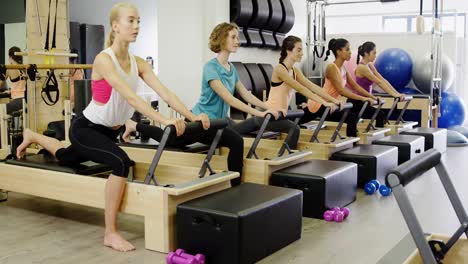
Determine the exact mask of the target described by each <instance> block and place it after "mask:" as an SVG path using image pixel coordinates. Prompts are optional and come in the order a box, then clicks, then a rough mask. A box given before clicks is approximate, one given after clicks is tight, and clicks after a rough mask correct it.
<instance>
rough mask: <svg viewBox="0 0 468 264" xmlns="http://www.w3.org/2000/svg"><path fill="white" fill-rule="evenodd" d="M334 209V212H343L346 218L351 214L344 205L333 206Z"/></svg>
mask: <svg viewBox="0 0 468 264" xmlns="http://www.w3.org/2000/svg"><path fill="white" fill-rule="evenodd" d="M332 210H333V211H334V212H343V214H344V219H346V218H347V217H348V216H349V213H350V212H351V211H350V210H349V208H348V207H343V208H339V207H333V208H332Z"/></svg>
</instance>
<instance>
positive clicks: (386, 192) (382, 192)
mask: <svg viewBox="0 0 468 264" xmlns="http://www.w3.org/2000/svg"><path fill="white" fill-rule="evenodd" d="M379 192H380V195H382V196H389V195H390V194H392V189H390V188H388V187H387V186H385V185H382V186H380V188H379Z"/></svg>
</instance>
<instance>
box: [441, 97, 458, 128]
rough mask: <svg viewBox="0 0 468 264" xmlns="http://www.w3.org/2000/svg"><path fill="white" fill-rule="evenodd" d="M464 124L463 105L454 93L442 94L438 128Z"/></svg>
mask: <svg viewBox="0 0 468 264" xmlns="http://www.w3.org/2000/svg"><path fill="white" fill-rule="evenodd" d="M464 122H465V103H464V102H463V101H462V99H461V98H460V97H459V96H458V95H456V94H455V93H447V92H442V101H441V102H440V117H439V125H438V126H439V127H441V128H448V127H453V126H460V125H463V123H464Z"/></svg>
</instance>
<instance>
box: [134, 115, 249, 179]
mask: <svg viewBox="0 0 468 264" xmlns="http://www.w3.org/2000/svg"><path fill="white" fill-rule="evenodd" d="M137 131H138V132H140V133H142V134H145V135H148V136H150V137H151V138H152V139H154V140H156V141H160V140H161V138H162V135H163V133H164V131H163V130H162V129H161V128H159V127H155V126H150V125H145V124H142V123H138V124H137ZM217 131H218V130H217V129H211V128H210V129H208V130H203V131H202V132H201V133H197V134H186V133H185V134H183V135H181V136H180V137H172V138H169V140H168V143H167V146H168V147H183V146H187V145H190V144H193V143H196V142H201V143H204V144H207V145H210V144H211V143H212V142H213V139H214V137H215V136H216V132H217ZM218 145H219V146H223V147H227V148H229V154H228V170H229V171H235V172H239V174H241V175H242V168H243V166H244V139H243V138H242V136H241V135H240V134H239V133H237V132H236V131H234V130H232V129H231V128H228V127H226V128H224V130H223V134H222V135H221V139H220V141H219V144H218ZM240 181H241V179H240V178H236V179H234V180H232V181H231V183H232V184H233V185H238V184H240Z"/></svg>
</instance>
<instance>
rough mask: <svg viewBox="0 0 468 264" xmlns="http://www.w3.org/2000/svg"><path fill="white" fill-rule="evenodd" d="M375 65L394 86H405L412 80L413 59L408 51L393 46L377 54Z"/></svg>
mask: <svg viewBox="0 0 468 264" xmlns="http://www.w3.org/2000/svg"><path fill="white" fill-rule="evenodd" d="M375 67H376V68H377V71H378V72H379V73H380V74H381V75H382V76H383V77H384V78H385V79H386V80H387V81H388V82H390V84H391V85H392V86H393V87H395V88H396V89H398V88H404V87H405V86H406V85H407V84H408V83H409V82H410V80H411V72H412V69H413V61H412V60H411V57H410V55H409V54H408V53H407V52H406V51H404V50H402V49H398V48H391V49H386V50H384V51H382V52H381V53H380V54H379V55H378V56H377V59H376V61H375Z"/></svg>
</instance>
